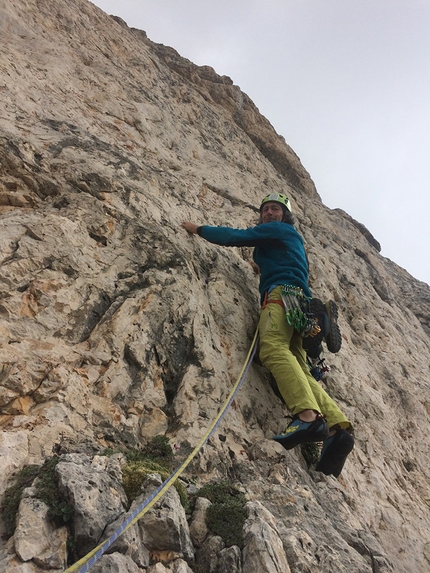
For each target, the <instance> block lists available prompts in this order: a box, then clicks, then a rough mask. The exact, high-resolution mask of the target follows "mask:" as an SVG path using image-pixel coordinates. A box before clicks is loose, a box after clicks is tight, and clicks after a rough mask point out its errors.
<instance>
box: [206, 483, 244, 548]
mask: <svg viewBox="0 0 430 573" xmlns="http://www.w3.org/2000/svg"><path fill="white" fill-rule="evenodd" d="M195 497H205V498H206V499H209V501H211V502H212V505H211V506H209V508H208V510H207V513H206V524H207V526H208V529H209V531H210V532H211V533H212V534H214V535H219V536H220V537H222V539H223V540H224V543H225V544H226V546H227V547H230V546H232V545H238V546H239V547H240V548H241V549H242V547H243V525H244V523H245V520H246V517H247V516H246V509H245V504H246V497H245V494H243V493H242V492H241V491H239V490H238V489H237V488H235V487H234V485H233V484H231V483H230V482H228V481H222V482H217V483H213V484H207V485H205V486H203V487H202V488H201V489H200V490H199V492H198V493H197V494H196V496H195Z"/></svg>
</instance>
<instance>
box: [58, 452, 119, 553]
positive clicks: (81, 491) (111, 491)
mask: <svg viewBox="0 0 430 573" xmlns="http://www.w3.org/2000/svg"><path fill="white" fill-rule="evenodd" d="M106 459H107V458H106ZM95 460H96V461H95V462H93V463H92V462H91V460H90V459H89V458H88V456H85V454H68V455H66V456H63V459H62V460H61V461H60V462H59V463H58V464H57V468H56V469H57V474H58V478H59V487H60V490H61V491H62V492H63V495H64V496H65V498H66V499H67V500H68V501H69V503H70V504H71V505H72V507H73V508H74V513H73V518H72V528H73V532H74V540H75V543H76V545H77V551H78V554H79V555H80V556H81V557H82V556H84V555H85V554H86V553H87V552H88V551H90V550H91V549H93V548H94V547H95V546H96V545H97V544H98V543H99V541H100V538H101V536H102V533H103V531H104V529H105V527H106V524H108V523H110V522H111V521H113V520H114V519H116V518H117V517H118V516H119V515H120V514H121V513H123V511H124V508H125V507H126V504H127V499H126V496H125V493H124V489H123V487H122V483H121V482H119V481H118V479H117V476H116V475H115V467H114V468H113V469H114V471H113V472H112V471H111V472H109V471H105V470H104V469H103V468H102V469H100V467H98V464H97V461H98V460H97V458H95ZM107 461H108V462H109V460H108V459H107ZM116 463H117V461H116V460H112V461H111V466H112V465H113V466H115V464H116Z"/></svg>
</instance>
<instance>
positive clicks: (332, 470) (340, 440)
mask: <svg viewBox="0 0 430 573" xmlns="http://www.w3.org/2000/svg"><path fill="white" fill-rule="evenodd" d="M353 447H354V438H353V436H352V434H350V433H349V432H348V431H347V430H337V432H336V433H335V434H333V436H330V437H329V438H327V439H326V440H324V444H323V448H322V450H321V455H320V459H319V460H318V462H317V465H316V466H315V469H316V470H317V471H318V472H322V473H323V474H325V475H327V476H328V475H333V476H334V477H339V475H340V472H341V471H342V469H343V466H344V464H345V461H346V458H347V457H348V454H350V453H351V451H352V449H353Z"/></svg>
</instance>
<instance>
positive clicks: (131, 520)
mask: <svg viewBox="0 0 430 573" xmlns="http://www.w3.org/2000/svg"><path fill="white" fill-rule="evenodd" d="M257 340H258V329H257V330H256V332H255V335H254V339H253V341H252V344H251V347H250V349H249V352H248V355H247V357H246V360H245V363H244V365H243V366H242V370H241V371H240V374H239V377H238V379H237V380H236V382H235V384H234V386H233V388H232V389H231V391H230V393H229V395H228V396H227V399H226V401H225V403H224V405H223V407H222V408H221V410H220V411H219V413H218V415H217V417H216V418H215V420H214V421H213V422H212V424H211V425H210V426H209V428H208V430H207V431H206V433H205V435H204V436H203V437H202V438H201V440H200V442H199V443H198V444H197V446H196V447H195V448H194V450H193V451H192V452H191V453H190V455H189V456H188V458H187V459H186V460H185V461H184V462H183V463H182V465H180V466H179V467H178V468H177V469H176V470H175V471H174V472H173V473H172V474H170V476H169V477H168V478H167V479H166V480H164V482H163V483H162V484H161V485H160V486H159V487H158V488H157V489H156V490H155V491H154V492H153V493H152V494H151V495H150V496H149V497H148V498H147V499H145V501H143V502H142V503H141V504H140V505H139V506H138V507H137V508H136V509H135V510H134V511H133V512H131V513H130V515H129V516H128V517H127V519H126V520H125V521H124V522H123V523H122V524H121V526H120V527H118V529H117V530H116V531H115V532H114V533H113V534H112V535H111V536H110V537H109V538H108V539H106V540H105V541H103V543H101V544H100V545H98V546H97V547H95V548H94V549H93V550H92V551H90V552H89V553H88V554H87V555H85V557H82V559H80V560H79V561H77V562H76V563H74V564H73V565H71V566H70V567H68V568H67V569H65V570H64V571H63V573H86V572H87V571H89V569H90V567H92V566H93V565H94V564H95V563H96V561H98V560H99V559H100V557H102V555H103V554H104V553H105V552H106V550H107V549H108V548H109V547H110V546H111V545H112V544H113V543H114V542H115V541H116V540H117V539H118V537H119V536H120V535H121V534H122V533H124V531H126V530H127V529H129V528H130V527H131V526H132V525H134V524H135V523H136V522H137V521H138V520H139V519H140V518H141V517H142V516H143V515H145V513H147V512H148V511H149V510H150V509H151V507H153V506H154V504H155V503H156V502H157V501H158V500H159V499H160V498H161V497H162V496H163V495H164V494H165V493H166V491H167V490H168V489H169V487H170V486H171V485H173V483H174V482H175V480H176V479H178V478H179V476H180V475H181V474H182V473H183V472H184V470H185V468H186V467H187V466H188V465H189V464H190V462H191V460H192V459H193V458H194V457H195V456H196V455H197V453H198V452H199V451H200V450H201V449H202V447H203V446H204V445H205V443H206V442H207V441H208V439H209V438H210V437H211V435H212V434H213V433H214V431H215V430H216V428H217V427H218V425H219V424H220V422H221V420H222V419H223V417H224V415H225V413H226V412H227V410H228V408H229V407H230V405H231V403H232V402H233V400H234V398H235V397H236V394H237V393H238V391H239V389H240V387H241V386H242V383H243V381H244V380H245V377H246V375H247V373H248V370H249V368H250V366H251V364H252V360H253V358H254V355H255V352H256V350H257Z"/></svg>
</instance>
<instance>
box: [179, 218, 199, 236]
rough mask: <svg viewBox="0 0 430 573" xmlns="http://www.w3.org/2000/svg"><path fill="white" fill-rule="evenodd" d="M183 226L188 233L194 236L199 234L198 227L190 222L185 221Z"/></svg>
mask: <svg viewBox="0 0 430 573" xmlns="http://www.w3.org/2000/svg"><path fill="white" fill-rule="evenodd" d="M182 226H183V227H184V229H185V230H186V231H188V232H189V233H191V234H192V235H195V234H196V233H197V229H198V225H195V224H194V223H191V222H190V221H184V222H183V223H182Z"/></svg>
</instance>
